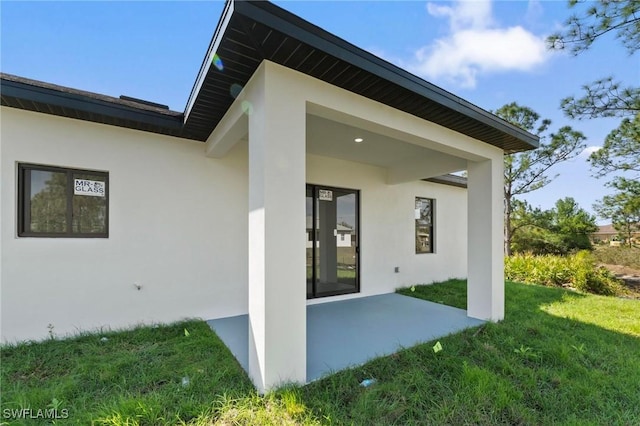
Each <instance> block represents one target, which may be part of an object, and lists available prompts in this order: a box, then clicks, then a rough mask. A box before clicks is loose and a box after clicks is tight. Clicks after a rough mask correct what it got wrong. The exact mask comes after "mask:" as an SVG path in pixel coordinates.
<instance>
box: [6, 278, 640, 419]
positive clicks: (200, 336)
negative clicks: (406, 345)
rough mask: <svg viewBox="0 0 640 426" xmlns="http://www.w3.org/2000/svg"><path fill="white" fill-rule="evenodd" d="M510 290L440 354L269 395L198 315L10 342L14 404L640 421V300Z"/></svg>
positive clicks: (250, 415)
mask: <svg viewBox="0 0 640 426" xmlns="http://www.w3.org/2000/svg"><path fill="white" fill-rule="evenodd" d="M414 290H415V291H411V289H403V290H401V291H400V292H401V293H405V294H410V295H411V296H414V297H419V298H423V299H427V300H432V301H435V302H438V303H444V304H448V305H452V306H457V307H461V308H464V307H465V306H466V295H465V290H466V283H465V282H464V281H462V280H450V281H448V282H446V283H441V284H435V285H431V286H416V287H415V289H414ZM505 291H506V317H505V320H504V321H502V322H500V323H497V324H494V323H490V324H486V325H484V326H482V327H480V328H475V329H470V330H467V331H464V332H462V333H458V334H455V335H451V336H448V337H444V338H442V339H439V341H440V342H441V344H442V347H443V350H442V351H440V352H438V353H435V352H434V351H433V349H432V346H433V342H430V343H427V344H423V345H418V346H416V347H413V348H410V349H406V350H404V351H401V352H399V353H397V354H395V355H392V356H388V357H383V358H378V359H375V360H373V361H371V362H369V363H367V364H365V365H363V366H360V367H357V368H354V369H350V370H345V371H341V372H338V373H336V374H334V375H332V376H329V377H327V378H325V379H323V380H319V381H316V382H314V383H311V384H309V385H307V386H304V387H297V386H291V387H287V388H283V389H280V390H278V391H275V392H273V393H270V394H268V395H267V396H264V397H262V396H258V395H256V393H255V391H254V390H253V388H252V387H251V385H250V382H249V380H248V378H247V377H246V375H245V374H244V372H243V371H242V370H241V368H240V367H239V366H238V364H237V363H236V362H235V360H234V359H233V358H232V356H231V355H230V354H229V352H228V351H227V350H226V349H225V348H224V346H223V345H222V343H221V342H220V341H219V339H218V338H217V337H216V336H215V334H213V333H212V332H211V331H210V330H209V328H208V327H207V326H206V324H204V323H202V322H197V321H194V322H187V323H181V324H174V325H171V326H166V327H159V328H140V329H136V330H133V331H128V332H119V333H108V334H104V336H107V337H108V341H107V342H102V341H100V337H102V336H103V334H100V335H86V336H80V337H78V338H75V339H71V340H65V341H55V340H52V341H46V342H42V343H36V344H21V345H17V346H15V345H14V346H5V347H3V348H2V351H1V355H2V366H1V369H2V397H3V398H2V409H3V410H4V409H5V408H13V407H26V406H30V407H34V408H38V407H42V408H44V407H46V406H47V405H51V404H52V401H53V399H54V398H56V399H57V400H58V402H59V404H60V406H61V407H66V408H67V409H68V410H69V419H67V420H66V421H65V420H61V421H59V423H61V424H91V421H93V422H94V423H93V424H96V425H105V424H110V425H138V424H140V425H143V424H145V425H156V424H191V425H210V424H220V425H235V424H242V425H245V424H246V425H255V424H274V425H281V424H304V425H310V424H335V425H343V424H354V425H365V424H366V425H392V424H398V425H410V424H456V425H457V424H460V425H465V424H481V425H483V424H487V425H488V424H532V425H537V424H566V425H590V424H593V425H597V424H607V425H635V424H640V357H638V354H639V353H640V325H639V323H640V321H638V318H640V302H639V301H634V300H621V299H616V298H612V297H603V296H594V295H587V294H579V293H575V292H570V291H567V290H564V289H561V288H549V287H540V286H535V285H524V284H516V283H511V282H507V283H506V289H505ZM185 328H186V329H187V330H188V331H189V336H185V333H184V329H185ZM185 376H188V377H189V378H190V384H189V385H188V386H186V387H183V386H182V382H181V380H182V377H185ZM369 377H374V378H376V379H377V383H376V384H374V385H372V386H370V387H368V388H363V387H360V386H359V385H358V384H359V382H360V381H361V380H362V379H364V378H369ZM0 421H1V420H0ZM25 424H36V423H25Z"/></svg>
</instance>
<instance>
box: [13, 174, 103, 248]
mask: <svg viewBox="0 0 640 426" xmlns="http://www.w3.org/2000/svg"><path fill="white" fill-rule="evenodd" d="M30 170H38V171H48V172H57V173H65V174H66V176H67V187H68V188H71V189H72V188H73V181H72V179H73V174H74V173H81V174H88V175H96V176H100V177H103V178H104V179H105V191H106V194H105V197H106V215H105V222H106V223H105V232H99V233H98V232H94V233H86V232H84V233H80V232H73V226H72V220H71V219H72V216H73V190H72V191H71V193H70V194H67V199H66V203H67V223H68V229H67V231H66V232H32V231H30V230H27V229H28V224H29V223H31V209H30V208H28V207H29V203H30V200H31V173H27V171H30ZM17 183H18V185H17V186H18V189H17V190H18V217H17V219H18V220H17V225H18V236H19V237H30V238H31V237H36V238H109V172H104V171H98V170H89V169H75V168H69V167H59V166H49V165H45V164H33V163H18V182H17Z"/></svg>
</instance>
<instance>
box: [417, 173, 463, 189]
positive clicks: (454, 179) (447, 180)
mask: <svg viewBox="0 0 640 426" xmlns="http://www.w3.org/2000/svg"><path fill="white" fill-rule="evenodd" d="M423 180H424V181H425V182H433V183H439V184H441V185H449V186H457V187H458V188H466V187H467V178H466V177H462V176H457V175H452V174H446V175H442V176H436V177H432V178H427V179H423Z"/></svg>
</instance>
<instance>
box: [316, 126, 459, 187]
mask: <svg viewBox="0 0 640 426" xmlns="http://www.w3.org/2000/svg"><path fill="white" fill-rule="evenodd" d="M306 124H307V134H306V137H307V139H306V151H307V154H311V155H320V156H324V157H332V158H339V159H342V160H347V161H354V162H356V163H363V164H369V165H373V166H378V167H383V168H386V169H387V170H388V171H389V173H390V176H389V183H399V182H400V181H403V180H405V179H400V177H399V172H400V173H402V171H404V172H406V171H407V170H408V169H410V168H411V166H412V165H414V164H419V169H420V170H421V174H417V175H416V174H415V173H411V180H413V179H427V178H431V177H434V176H441V175H443V174H447V173H453V172H456V171H460V170H465V169H466V167H467V161H466V159H464V158H461V157H456V156H454V155H449V154H446V153H443V152H441V151H437V150H433V149H428V148H425V147H422V146H419V145H416V144H412V143H408V142H406V141H403V140H400V139H395V138H392V137H389V136H386V135H382V134H380V133H377V132H374V131H371V130H367V129H365V128H362V127H355V126H351V125H348V124H344V123H341V122H337V121H333V120H330V119H327V118H323V117H319V116H316V115H311V114H307V122H306ZM356 139H358V140H359V139H362V141H361V142H356ZM419 173H420V172H419Z"/></svg>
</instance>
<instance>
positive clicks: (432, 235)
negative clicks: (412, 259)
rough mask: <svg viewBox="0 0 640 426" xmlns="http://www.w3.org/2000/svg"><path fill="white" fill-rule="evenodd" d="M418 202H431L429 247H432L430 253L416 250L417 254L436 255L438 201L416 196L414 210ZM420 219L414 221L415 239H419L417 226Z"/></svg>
mask: <svg viewBox="0 0 640 426" xmlns="http://www.w3.org/2000/svg"><path fill="white" fill-rule="evenodd" d="M417 200H429V201H430V202H431V209H430V211H431V226H430V227H429V239H430V241H429V245H430V246H431V250H430V251H418V250H417V249H416V251H415V254H435V253H436V235H435V232H436V215H435V210H436V199H435V198H429V197H420V196H416V197H415V198H414V202H413V206H414V207H413V208H414V209H415V202H416V201H417ZM417 220H418V219H414V221H413V226H414V231H413V232H414V237H417V233H418V226H417V223H416V221H417Z"/></svg>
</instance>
